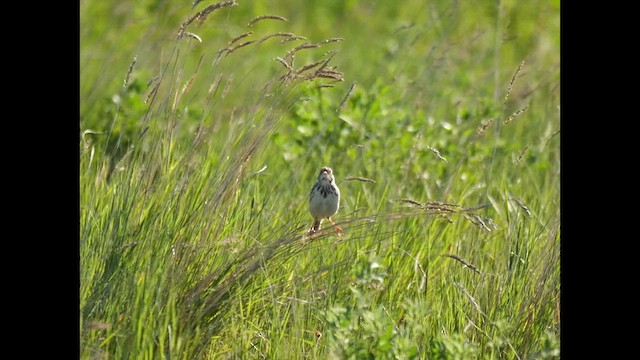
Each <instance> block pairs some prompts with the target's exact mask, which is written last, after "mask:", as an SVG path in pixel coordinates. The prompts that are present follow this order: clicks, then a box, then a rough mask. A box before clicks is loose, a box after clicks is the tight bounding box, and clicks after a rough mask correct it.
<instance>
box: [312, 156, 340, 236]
mask: <svg viewBox="0 0 640 360" xmlns="http://www.w3.org/2000/svg"><path fill="white" fill-rule="evenodd" d="M339 206H340V189H338V185H336V180H335V178H334V177H333V170H331V168H330V167H326V166H325V167H323V168H322V169H320V174H318V180H317V181H316V183H315V184H314V185H313V188H312V189H311V193H310V194H309V212H310V213H311V216H313V226H312V227H311V229H309V235H313V234H315V233H316V232H317V231H319V230H320V224H321V223H322V220H324V219H328V220H329V221H330V222H331V224H332V225H333V226H334V227H335V229H336V232H337V233H338V236H339V237H340V236H343V232H342V229H341V228H340V227H339V226H338V225H336V223H335V222H333V220H331V217H332V216H333V215H335V214H336V213H337V212H338V207H339Z"/></svg>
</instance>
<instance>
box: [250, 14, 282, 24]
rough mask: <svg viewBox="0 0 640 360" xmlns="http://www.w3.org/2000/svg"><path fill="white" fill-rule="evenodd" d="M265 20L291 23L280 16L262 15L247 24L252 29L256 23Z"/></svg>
mask: <svg viewBox="0 0 640 360" xmlns="http://www.w3.org/2000/svg"><path fill="white" fill-rule="evenodd" d="M265 19H270V20H280V21H289V20H287V19H285V18H283V17H282V16H278V15H260V16H256V17H254V18H253V19H251V21H249V23H248V24H247V26H248V27H252V26H253V25H254V24H255V23H257V22H258V21H260V20H265Z"/></svg>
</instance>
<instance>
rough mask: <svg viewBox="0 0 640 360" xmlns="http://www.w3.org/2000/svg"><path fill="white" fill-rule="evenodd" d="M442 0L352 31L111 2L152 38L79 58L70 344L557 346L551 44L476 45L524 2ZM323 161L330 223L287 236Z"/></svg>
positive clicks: (257, 349)
mask: <svg viewBox="0 0 640 360" xmlns="http://www.w3.org/2000/svg"><path fill="white" fill-rule="evenodd" d="M448 4H449V3H448V2H429V3H428V4H427V7H428V8H429V9H430V12H429V19H430V20H429V21H425V22H423V23H418V24H417V25H415V24H414V25H407V26H405V25H406V24H404V25H403V24H399V23H398V21H397V20H395V19H396V18H393V17H390V16H392V15H390V14H392V12H387V13H386V14H387V15H386V20H387V21H386V23H385V24H387V23H390V24H391V25H383V26H386V27H393V29H390V30H389V31H386V32H385V34H393V36H390V37H389V38H388V39H387V40H386V42H385V40H384V39H383V38H380V39H375V40H372V41H371V43H370V44H362V43H353V42H352V43H350V41H349V37H348V36H347V35H351V34H355V32H346V31H347V29H350V28H349V27H347V26H346V25H340V26H337V27H336V28H335V30H336V31H338V30H341V29H345V34H343V33H330V34H327V33H325V32H326V31H327V29H326V28H325V27H323V26H326V24H324V25H323V21H326V19H328V18H329V17H318V18H317V19H316V20H317V23H314V24H308V26H304V24H305V22H304V20H305V16H307V15H305V14H306V13H294V12H293V11H294V10H295V9H294V8H295V6H294V7H292V8H291V12H283V13H278V12H277V11H276V10H282V11H285V10H284V9H283V8H281V7H280V6H281V5H279V4H275V3H274V4H271V5H273V10H269V11H264V9H261V8H260V7H259V6H258V5H255V8H251V7H249V6H248V5H245V4H244V2H236V1H228V2H219V3H210V2H194V4H193V8H190V7H189V6H186V7H185V5H184V4H183V5H178V4H174V3H171V2H165V3H157V4H155V3H154V5H153V6H152V5H151V4H147V7H146V8H145V7H144V6H139V7H134V8H131V7H129V6H130V5H125V3H122V4H120V6H122V7H124V8H125V9H126V10H128V11H131V12H130V13H128V14H129V15H128V16H125V17H124V19H132V18H135V17H136V16H138V15H137V14H138V12H143V13H145V11H146V12H147V13H148V14H158V19H157V20H156V22H152V21H150V20H149V19H146V20H145V22H144V24H143V25H144V26H149V27H148V28H146V29H145V31H144V32H142V34H143V36H142V38H143V39H162V41H161V44H162V45H160V46H158V45H153V44H151V43H146V42H144V40H142V41H140V42H136V41H138V39H137V38H133V39H132V40H129V42H125V41H124V40H123V41H122V47H123V48H127V49H129V50H131V51H132V52H131V53H126V54H114V53H110V54H108V57H109V58H114V59H115V58H119V59H121V60H119V61H118V62H116V64H119V65H120V66H121V67H120V70H119V71H115V70H112V68H111V66H112V65H106V64H103V65H100V67H101V69H102V71H103V73H102V74H98V70H97V69H98V67H97V65H95V64H93V63H91V62H90V61H88V60H87V61H86V62H83V61H81V64H85V65H83V67H81V73H82V74H83V75H82V76H81V78H82V84H81V89H85V90H86V92H84V93H85V94H86V96H85V97H83V99H82V100H81V115H82V119H81V124H80V125H81V129H82V130H83V133H82V137H81V143H80V146H81V157H80V169H81V174H80V176H81V178H80V193H81V198H80V209H81V217H80V234H81V238H80V269H81V274H80V279H81V284H80V324H79V326H80V333H81V349H80V350H81V357H82V358H86V359H89V358H91V359H93V358H180V359H193V358H211V359H217V358H245V357H247V358H304V357H308V358H327V357H329V358H361V357H375V358H469V357H475V358H514V359H522V358H531V357H538V358H546V357H554V356H557V354H558V349H559V346H558V339H559V305H558V304H559V293H560V289H559V272H560V268H559V237H560V220H559V219H560V216H559V181H558V180H559V179H558V174H559V164H558V162H559V152H558V150H559V146H558V144H559V141H558V137H557V136H555V134H557V132H556V131H557V129H558V114H557V111H556V109H555V106H556V104H557V98H556V97H555V94H556V93H557V86H556V85H557V81H558V77H557V73H555V72H553V70H551V72H549V70H548V68H547V67H546V65H547V64H548V62H549V61H551V62H553V55H554V54H553V53H551V55H549V53H548V52H544V51H542V50H539V48H538V47H535V46H534V45H535V44H534V45H531V46H530V47H529V48H525V51H527V52H528V54H529V55H528V56H526V60H525V61H524V62H523V59H524V57H525V56H524V54H523V51H520V50H518V49H514V48H513V47H511V46H510V43H508V42H505V41H503V42H500V41H498V40H496V39H497V38H498V39H502V38H503V37H504V35H505V33H510V31H512V29H511V28H509V27H506V25H505V22H506V20H507V19H509V16H512V17H513V18H515V17H517V16H522V15H520V14H521V13H520V11H524V10H526V9H529V6H533V5H526V6H525V5H522V7H521V8H517V7H515V6H514V7H511V8H509V7H508V6H507V5H505V4H501V3H499V5H498V8H497V9H496V8H495V7H491V6H489V5H488V3H487V4H485V3H484V2H480V4H481V5H482V7H481V8H482V9H484V11H485V13H483V14H480V15H476V17H475V19H479V20H484V19H491V20H493V21H490V22H487V23H491V25H490V26H488V27H487V28H484V27H483V26H484V25H483V24H485V22H484V21H479V22H477V23H476V24H475V25H474V24H473V22H471V21H467V20H465V18H466V16H468V15H469V14H470V11H471V10H472V9H471V6H470V5H460V4H457V3H456V4H457V5H456V4H453V5H448ZM491 4H494V5H492V6H495V3H494V2H491ZM82 6H84V7H81V14H82V15H81V17H86V16H89V15H93V14H103V13H104V11H105V10H104V9H101V8H100V6H99V4H97V3H96V4H93V3H89V4H86V3H85V4H83V5H82ZM332 6H337V5H327V6H326V7H324V5H322V4H320V3H316V2H310V3H309V8H310V9H311V10H313V9H315V10H318V9H322V11H324V12H327V11H329V10H328V9H330V8H331V7H332ZM345 6H346V7H349V10H354V11H355V10H357V11H355V12H354V19H356V18H360V17H362V16H363V13H367V12H368V11H371V10H370V8H369V7H368V6H365V5H362V4H358V5H354V4H350V5H345ZM380 6H381V10H389V11H391V10H390V8H387V7H385V6H383V5H380ZM539 7H540V8H542V5H539ZM116 8H118V7H116ZM545 9H546V8H545ZM120 10H122V9H120ZM251 10H255V12H253V13H252V11H251ZM343 10H344V9H343ZM494 10H495V12H494ZM393 11H395V12H396V15H395V16H397V19H400V18H402V17H408V18H410V16H415V15H412V14H411V12H410V11H409V10H408V8H407V7H401V8H399V9H395V10H393ZM546 11H549V10H546ZM94 12H95V13H94ZM382 13H383V12H376V13H375V14H373V15H372V16H371V18H370V22H369V23H366V25H362V26H366V27H371V28H374V26H376V25H378V26H379V25H380V24H383V22H382V21H381V18H382V19H383V20H384V19H385V16H382V15H380V14H382ZM335 14H337V12H336V13H335ZM487 14H490V15H487ZM498 14H500V15H498ZM370 15H371V14H370ZM340 16H345V15H344V14H341V15H340ZM496 16H498V17H496ZM380 17H381V18H380ZM365 18H366V17H365ZM416 19H417V20H420V21H423V20H425V19H423V18H420V17H416ZM518 19H519V22H517V23H515V25H514V26H520V27H522V28H523V29H525V28H526V31H528V32H529V33H532V32H533V30H531V29H529V28H527V27H526V26H529V24H534V25H535V26H541V25H539V24H541V21H542V20H536V21H534V20H530V19H525V20H522V19H520V18H518ZM430 21H432V22H433V23H430ZM124 23H125V24H129V25H127V26H129V27H130V29H137V28H138V26H143V25H137V24H135V23H134V22H128V21H124ZM149 23H151V24H153V25H152V26H151V25H149ZM81 24H85V23H84V22H83V21H81ZM363 24H364V23H363ZM428 24H431V25H434V24H435V27H434V28H433V29H432V28H431V27H430V26H431V25H428ZM83 26H85V27H89V26H90V25H87V24H85V25H83ZM100 26H101V25H100V24H97V25H95V28H96V29H97V28H98V27H100ZM352 26H356V25H355V24H354V25H352ZM535 26H534V27H535ZM307 28H308V29H309V30H311V31H312V32H311V33H305V32H303V31H301V29H302V30H304V29H307ZM356 28H357V26H356ZM360 30H362V29H361V28H360ZM102 31H103V32H104V33H108V32H107V30H102ZM488 31H494V32H495V33H494V35H495V36H494V37H493V38H492V37H490V36H484V35H483V34H484V33H485V32H488ZM83 34H84V36H85V37H86V40H85V41H83V46H82V47H81V52H82V53H83V54H84V55H82V54H81V55H82V56H81V57H83V59H84V58H85V57H86V58H87V59H88V58H94V57H96V56H97V55H96V54H95V53H94V52H95V51H96V50H95V49H96V48H97V46H96V45H93V44H95V43H96V39H98V38H101V35H100V32H99V31H97V30H95V31H92V30H91V29H86V30H85V32H84V33H83ZM541 39H542V40H540V41H546V40H545V38H541ZM350 47H354V48H355V49H359V50H360V51H361V54H362V55H363V56H364V57H360V58H359V59H357V61H356V60H354V59H349V58H348V56H347V57H345V55H348V54H349V53H350V52H353V51H355V50H353V49H352V50H349V48H350ZM496 47H501V48H500V49H497V48H496ZM369 48H370V49H369ZM384 48H386V50H384ZM536 51H537V52H536ZM512 53H513V54H512ZM533 53H535V54H534V55H531V54H533ZM470 54H475V55H476V56H475V57H474V56H470ZM498 56H499V57H500V59H499V60H500V61H497V60H496V58H497V57H498ZM549 59H551V60H549ZM355 65H358V66H355ZM104 69H109V71H105V70H104ZM351 70H353V71H354V72H355V73H356V75H350V72H351ZM556 70H557V69H556ZM85 74H86V75H85ZM371 74H376V76H375V77H377V78H378V80H377V81H376V80H372V79H373V77H372V76H371ZM351 76H357V81H356V78H355V77H351ZM496 79H497V82H496ZM343 80H346V81H343ZM89 83H91V84H89ZM356 83H357V84H358V85H357V87H356V86H355V84H356ZM101 86H103V87H104V89H100V88H99V87H101ZM496 86H497V87H499V89H497V90H496V89H495V87H496ZM494 91H495V92H494ZM496 94H497V95H496ZM323 165H329V166H332V167H333V168H334V170H335V172H336V176H337V180H338V185H339V186H340V188H341V191H342V193H343V200H342V204H341V208H340V210H339V212H338V216H337V218H336V220H337V221H338V223H339V224H340V226H341V227H342V228H343V229H344V231H345V237H344V238H337V237H335V236H334V234H333V233H332V229H330V228H327V229H323V230H322V231H321V232H320V234H319V235H318V236H317V237H316V238H315V239H309V238H307V237H306V236H305V233H306V230H307V228H308V226H309V225H310V220H311V218H310V216H309V215H308V213H307V211H306V201H307V196H308V191H309V190H310V188H311V186H312V184H313V181H314V176H315V173H316V172H317V168H318V167H321V166H323Z"/></svg>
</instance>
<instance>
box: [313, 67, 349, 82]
mask: <svg viewBox="0 0 640 360" xmlns="http://www.w3.org/2000/svg"><path fill="white" fill-rule="evenodd" d="M316 77H320V78H325V79H333V80H336V81H343V80H344V74H343V73H341V72H339V71H335V70H333V69H328V70H325V71H321V72H317V73H315V74H314V76H313V77H311V79H313V78H316Z"/></svg>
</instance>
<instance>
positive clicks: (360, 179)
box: [344, 176, 376, 184]
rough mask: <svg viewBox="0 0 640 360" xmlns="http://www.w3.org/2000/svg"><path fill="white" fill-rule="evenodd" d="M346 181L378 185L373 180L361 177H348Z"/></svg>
mask: <svg viewBox="0 0 640 360" xmlns="http://www.w3.org/2000/svg"><path fill="white" fill-rule="evenodd" d="M344 179H345V180H347V181H361V182H366V183H372V184H375V183H376V181H375V180H373V179H367V178H364V177H359V176H347V177H346V178H344Z"/></svg>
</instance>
